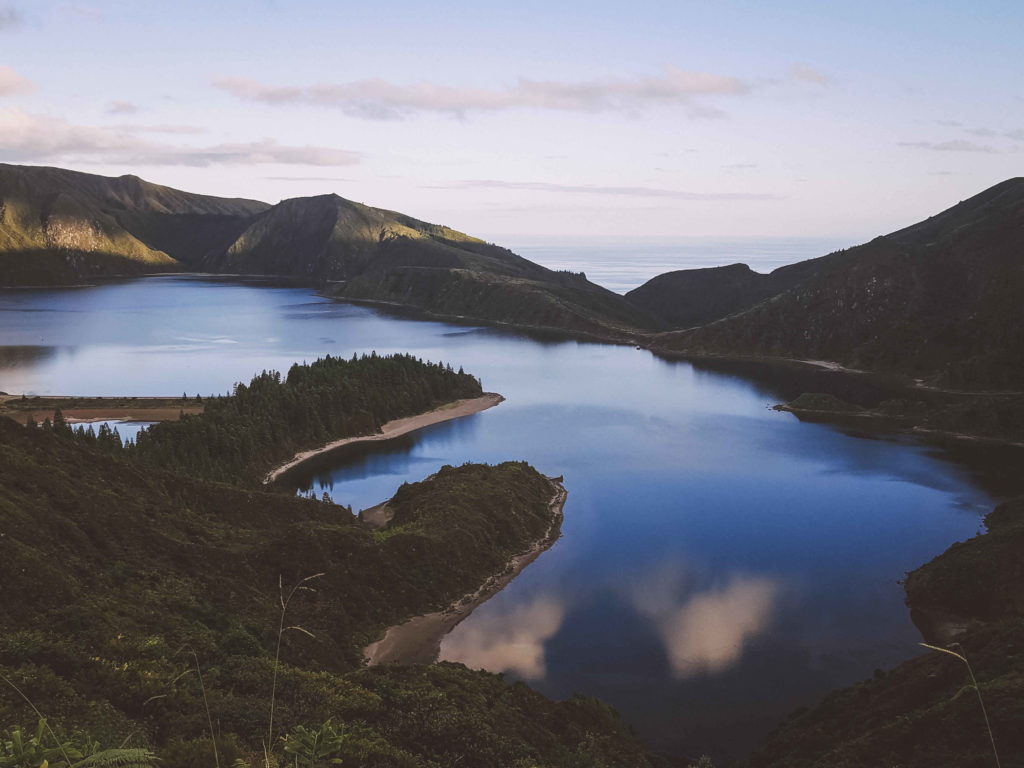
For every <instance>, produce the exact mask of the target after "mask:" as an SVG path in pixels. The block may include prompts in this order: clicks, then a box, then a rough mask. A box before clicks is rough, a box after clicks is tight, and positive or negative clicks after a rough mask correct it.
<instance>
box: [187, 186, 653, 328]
mask: <svg viewBox="0 0 1024 768" xmlns="http://www.w3.org/2000/svg"><path fill="white" fill-rule="evenodd" d="M204 265H205V267H206V268H207V269H210V270H212V271H219V272H245V273H260V274H276V275H289V276H298V277H303V278H308V279H313V280H327V281H332V282H333V285H332V287H331V289H330V290H331V293H332V294H333V295H336V296H338V297H340V298H348V299H357V300H363V301H379V302H390V303H397V304H402V305H404V306H409V307H414V308H416V309H420V310H423V311H426V312H429V313H431V314H433V315H437V316H445V317H453V316H457V317H467V318H470V319H475V320H484V321H488V322H501V323H511V324H515V325H528V326H540V327H547V328H558V329H562V330H568V331H572V332H576V333H586V334H591V335H596V336H604V337H607V336H616V337H620V338H629V334H630V333H631V332H632V331H635V330H636V329H637V328H645V327H646V328H650V327H653V321H652V320H651V318H649V317H647V316H646V315H645V314H644V313H643V312H641V311H639V310H637V309H635V308H634V307H631V306H630V305H629V304H628V303H626V301H625V300H624V299H623V298H622V297H621V296H618V295H617V294H614V293H612V292H611V291H608V290H606V289H604V288H601V287H600V286H597V285H595V284H593V283H590V282H588V281H587V280H586V279H585V278H583V277H581V276H579V275H572V274H569V273H564V272H555V271H552V270H549V269H546V268H544V267H541V266H539V265H537V264H534V263H533V262H530V261H528V260H526V259H524V258H522V257H520V256H517V255H515V254H514V253H512V252H511V251H508V250H506V249H504V248H500V247H498V246H495V245H491V244H488V243H485V242H483V241H482V240H478V239H476V238H474V237H470V236H469V235H465V234H463V233H461V232H456V231H455V230H452V229H449V228H447V227H442V226H438V225H434V224H428V223H426V222H423V221H418V220H417V219H413V218H411V217H409V216H404V215H402V214H399V213H395V212H393V211H386V210H382V209H379V208H371V207H369V206H366V205H362V204H360V203H355V202H352V201H350V200H345V199H344V198H341V197H338V196H337V195H321V196H319V197H310V198H297V199H294V200H285V201H283V202H282V203H279V204H278V205H276V206H274V208H273V209H271V210H269V211H267V212H266V213H264V214H262V215H260V216H258V217H256V218H255V219H254V220H253V223H252V225H251V226H250V227H249V228H248V229H247V230H246V231H245V232H244V233H243V234H242V235H241V236H240V237H239V238H238V239H237V240H236V241H235V243H234V244H232V245H231V247H230V248H229V249H228V250H227V251H226V252H225V253H223V254H222V255H220V256H216V257H213V258H210V259H207V260H206V261H205V262H204Z"/></svg>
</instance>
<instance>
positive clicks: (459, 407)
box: [263, 392, 505, 485]
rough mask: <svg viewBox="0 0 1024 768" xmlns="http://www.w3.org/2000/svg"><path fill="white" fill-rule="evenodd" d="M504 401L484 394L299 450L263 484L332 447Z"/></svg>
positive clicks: (388, 435)
mask: <svg viewBox="0 0 1024 768" xmlns="http://www.w3.org/2000/svg"><path fill="white" fill-rule="evenodd" d="M504 400H505V398H504V397H503V396H501V395H499V394H498V393H497V392H485V393H484V394H483V395H481V396H480V397H473V398H465V399H462V400H454V401H452V402H450V403H446V404H445V405H442V406H440V407H439V408H435V409H433V410H432V411H427V412H426V413H420V414H417V415H415V416H406V417H404V418H401V419H394V420H393V421H389V422H387V423H386V424H384V425H383V426H382V427H381V428H380V432H377V433H376V434H373V435H355V436H353V437H343V438H341V439H339V440H333V441H331V442H330V443H327V444H326V445H322V446H320V447H319V448H311V449H310V450H308V451H301V452H299V453H297V454H295V455H294V456H293V457H292V458H290V459H289V460H288V461H286V462H285V463H283V464H279V465H278V466H277V467H275V468H274V469H272V470H270V472H268V473H267V474H266V475H265V476H264V477H263V485H270V484H271V483H273V482H275V481H276V480H277V479H278V478H280V477H281V475H283V474H285V473H286V472H288V471H290V470H292V469H295V467H297V466H299V465H300V464H302V463H304V462H306V461H309V460H310V459H312V458H314V457H316V456H320V455H321V454H324V453H328V452H329V451H333V450H334V449H336V448H341V447H342V446H343V445H354V444H357V443H371V442H376V441H378V440H391V439H393V438H396V437H401V436H402V435H407V434H409V433H410V432H415V431H416V430H418V429H423V427H429V426H431V425H433V424H440V423H442V422H445V421H451V420H453V419H459V418H462V417H463V416H472V415H473V414H474V413H479V412H480V411H485V410H487V409H488V408H493V407H494V406H496V405H497V404H498V403H501V402H503V401H504Z"/></svg>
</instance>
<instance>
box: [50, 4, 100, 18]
mask: <svg viewBox="0 0 1024 768" xmlns="http://www.w3.org/2000/svg"><path fill="white" fill-rule="evenodd" d="M57 13H58V14H60V16H61V17H63V18H65V19H69V20H71V21H103V19H105V18H106V15H105V14H104V13H103V11H101V10H100V9H99V8H95V7H93V6H91V5H78V4H76V3H65V4H64V5H61V6H59V7H58V8H57Z"/></svg>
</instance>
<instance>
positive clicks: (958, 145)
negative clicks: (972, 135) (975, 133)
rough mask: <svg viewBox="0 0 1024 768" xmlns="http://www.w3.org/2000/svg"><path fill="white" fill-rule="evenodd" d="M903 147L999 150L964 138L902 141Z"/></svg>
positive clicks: (935, 149) (937, 149)
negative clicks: (934, 140)
mask: <svg viewBox="0 0 1024 768" xmlns="http://www.w3.org/2000/svg"><path fill="white" fill-rule="evenodd" d="M899 146H901V147H912V148H914V149H930V150H933V151H935V152H987V153H994V152H998V151H999V150H998V149H996V148H995V147H991V146H989V145H988V144H975V143H974V142H973V141H965V140H964V139H953V140H952V141H939V142H932V141H901V142H899Z"/></svg>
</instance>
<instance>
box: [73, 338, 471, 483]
mask: <svg viewBox="0 0 1024 768" xmlns="http://www.w3.org/2000/svg"><path fill="white" fill-rule="evenodd" d="M481 394H483V393H482V390H481V388H480V382H479V381H477V379H475V378H474V377H473V376H471V375H469V374H468V373H464V372H462V370H461V369H460V370H459V371H458V372H456V371H453V370H452V368H451V366H445V365H442V364H440V363H425V362H423V361H421V360H418V359H417V358H415V357H412V356H411V355H389V356H385V357H381V356H378V355H377V354H376V353H373V354H370V355H365V356H363V357H359V358H357V357H353V358H352V359H351V360H343V359H341V358H334V357H331V356H329V355H328V356H327V357H325V358H322V359H320V360H317V361H316V362H314V363H310V364H308V365H306V364H303V365H298V364H296V365H293V366H292V367H291V370H289V371H288V375H287V376H285V377H283V378H282V376H281V374H280V373H278V372H276V371H270V372H267V371H264V372H263V373H262V374H260V375H259V376H256V377H255V378H253V379H252V381H251V382H249V384H248V385H245V384H236V385H235V388H234V391H233V393H232V394H231V395H227V396H223V397H212V398H210V397H208V398H205V399H204V401H203V402H204V405H205V408H204V410H203V412H202V413H201V414H193V415H187V414H186V415H183V416H182V417H181V418H180V419H179V420H177V421H164V422H160V423H158V424H154V425H153V426H152V427H150V428H149V429H147V430H144V431H143V432H141V433H140V434H139V437H138V440H137V441H136V442H135V443H134V444H132V443H129V444H128V445H126V446H125V447H124V448H123V449H122V450H123V452H124V454H125V455H126V456H128V457H129V458H131V459H135V460H137V461H139V462H141V463H143V464H146V465H147V466H152V467H160V468H163V469H169V470H172V471H177V472H181V473H183V474H187V475H189V476H191V477H201V478H205V479H208V480H219V481H222V482H236V483H237V482H243V483H248V484H250V485H253V484H256V483H259V482H260V480H261V479H262V477H263V476H264V475H265V474H266V473H267V471H268V470H269V469H271V468H272V467H273V466H274V465H275V464H279V463H281V462H283V461H285V460H287V459H290V458H291V457H292V456H294V455H295V453H297V452H299V451H301V450H303V449H307V448H313V447H317V446H319V445H322V444H324V443H326V442H328V441H331V440H336V439H338V438H342V437H349V436H352V435H369V434H373V433H374V432H377V431H379V429H380V427H381V425H382V424H384V423H385V422H388V421H391V420H393V419H398V418H402V417H404V416H412V415H415V414H418V413H423V412H424V411H429V410H431V409H432V408H434V407H436V406H438V405H441V404H443V403H448V402H451V401H454V400H458V399H461V398H465V397H478V396H480V395H481ZM78 435H79V437H80V439H82V440H84V441H86V442H91V443H94V444H96V445H97V446H99V447H101V448H112V449H116V448H118V446H117V445H115V443H116V441H114V440H111V439H109V436H107V438H106V439H105V438H104V436H103V435H97V436H96V437H95V438H93V436H92V434H91V432H90V431H89V430H88V429H82V428H79V430H78Z"/></svg>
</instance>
